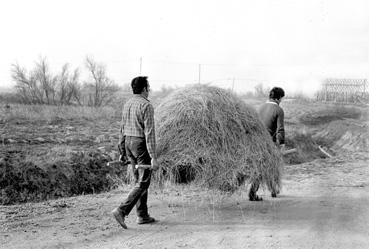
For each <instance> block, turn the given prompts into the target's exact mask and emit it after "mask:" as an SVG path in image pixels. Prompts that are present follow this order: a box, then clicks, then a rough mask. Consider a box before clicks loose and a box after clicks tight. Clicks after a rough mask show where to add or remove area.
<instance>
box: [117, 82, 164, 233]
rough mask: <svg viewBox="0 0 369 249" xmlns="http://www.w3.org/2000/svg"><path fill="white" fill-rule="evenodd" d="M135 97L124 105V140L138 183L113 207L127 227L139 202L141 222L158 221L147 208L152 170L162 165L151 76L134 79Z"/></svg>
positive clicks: (122, 125)
mask: <svg viewBox="0 0 369 249" xmlns="http://www.w3.org/2000/svg"><path fill="white" fill-rule="evenodd" d="M131 87H132V91H133V97H132V98H131V99H130V100H128V101H127V103H126V104H125V105H124V107H123V114H122V124H121V130H120V142H122V141H124V144H125V150H126V154H127V157H128V160H129V161H130V163H131V165H132V170H133V175H134V178H135V186H134V187H133V189H132V190H131V191H130V192H129V194H128V196H127V198H126V199H125V200H124V201H123V202H122V203H121V204H120V206H119V207H117V208H115V209H114V210H113V211H112V214H113V216H114V218H115V219H116V220H117V222H118V223H119V224H120V225H121V226H122V227H123V228H124V229H127V225H126V224H125V217H126V216H128V214H129V213H130V212H131V210H132V209H133V207H134V206H136V214H137V223H138V224H147V223H152V222H155V219H154V218H153V217H150V215H149V213H148V208H147V197H148V188H149V185H150V179H151V171H152V170H157V169H158V167H159V166H158V164H157V161H156V141H155V124H154V108H153V106H152V105H151V103H150V101H149V100H148V99H147V98H148V96H149V91H150V85H149V82H148V80H147V77H143V76H139V77H136V78H134V79H133V80H132V82H131ZM140 164H146V165H147V164H151V169H147V168H137V169H136V168H135V165H140Z"/></svg>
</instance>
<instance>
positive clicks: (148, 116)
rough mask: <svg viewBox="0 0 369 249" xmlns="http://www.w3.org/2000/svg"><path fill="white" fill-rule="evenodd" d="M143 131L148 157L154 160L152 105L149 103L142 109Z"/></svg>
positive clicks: (154, 141) (154, 143)
mask: <svg viewBox="0 0 369 249" xmlns="http://www.w3.org/2000/svg"><path fill="white" fill-rule="evenodd" d="M144 132H145V140H146V147H147V151H148V152H149V155H150V157H151V158H152V159H155V160H156V139H155V121H154V107H153V106H152V105H151V104H150V103H149V104H148V105H147V106H146V108H145V110H144Z"/></svg>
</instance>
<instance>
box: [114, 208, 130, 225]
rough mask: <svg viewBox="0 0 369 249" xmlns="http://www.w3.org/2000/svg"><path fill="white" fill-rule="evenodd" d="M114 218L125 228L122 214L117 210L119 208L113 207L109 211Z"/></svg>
mask: <svg viewBox="0 0 369 249" xmlns="http://www.w3.org/2000/svg"><path fill="white" fill-rule="evenodd" d="M111 213H112V214H113V216H114V218H115V219H116V220H117V221H118V223H119V225H121V226H122V227H123V228H124V229H127V225H126V223H124V215H123V214H122V212H121V211H120V210H119V208H115V209H114V210H113V211H111Z"/></svg>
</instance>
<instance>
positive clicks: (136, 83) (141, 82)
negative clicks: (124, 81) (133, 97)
mask: <svg viewBox="0 0 369 249" xmlns="http://www.w3.org/2000/svg"><path fill="white" fill-rule="evenodd" d="M131 87H132V91H133V93H134V94H140V93H142V91H143V90H144V89H145V87H146V88H147V87H148V81H147V76H138V77H136V78H134V79H133V80H132V82H131Z"/></svg>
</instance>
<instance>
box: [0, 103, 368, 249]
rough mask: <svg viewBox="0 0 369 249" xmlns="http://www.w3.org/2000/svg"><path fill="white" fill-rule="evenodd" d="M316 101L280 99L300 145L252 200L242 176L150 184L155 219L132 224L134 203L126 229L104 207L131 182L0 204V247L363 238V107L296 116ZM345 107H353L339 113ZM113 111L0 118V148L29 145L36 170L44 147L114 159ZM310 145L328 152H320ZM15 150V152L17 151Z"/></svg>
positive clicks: (345, 244)
mask: <svg viewBox="0 0 369 249" xmlns="http://www.w3.org/2000/svg"><path fill="white" fill-rule="evenodd" d="M304 108H305V109H304ZM321 108H322V109H323V110H325V109H326V106H322V105H318V104H316V105H310V104H302V105H298V106H296V104H293V103H292V104H286V105H285V106H284V109H285V113H286V131H287V133H286V134H287V139H286V143H287V146H289V147H295V148H297V150H298V153H297V154H295V155H290V157H289V158H286V165H285V166H284V176H283V180H282V182H283V189H282V191H281V193H280V195H278V197H277V198H271V197H270V193H269V192H268V191H266V190H259V194H260V195H261V196H262V197H263V199H264V201H262V202H250V201H249V200H248V198H247V191H248V189H247V186H245V187H244V188H241V189H239V190H238V191H237V192H235V193H233V194H232V195H229V194H228V195H227V194H224V193H220V192H217V191H213V190H204V189H199V188H198V187H197V186H194V185H191V184H183V185H172V184H167V185H165V186H155V185H153V186H151V187H150V194H149V198H150V199H149V211H150V214H151V215H152V216H153V217H155V218H156V219H157V220H158V222H156V223H154V224H149V225H137V224H136V222H135V219H136V216H135V212H134V211H133V212H132V213H131V214H130V215H129V216H128V217H127V225H128V229H127V230H124V229H122V228H121V227H120V226H119V225H118V224H117V222H116V221H115V220H114V218H113V217H112V215H111V213H110V212H111V210H112V209H113V208H115V207H117V206H118V205H119V203H120V202H121V201H122V200H123V198H125V197H126V195H127V193H128V192H129V190H130V188H131V186H129V185H122V184H120V187H119V188H118V189H115V190H112V191H109V192H105V193H100V194H91V195H81V196H74V197H69V198H59V199H56V200H48V201H43V202H28V203H23V204H17V205H11V206H1V205H0V248H7V249H12V248H17V249H22V248H35V249H36V248H37V249H39V248H309V249H311V248H334V249H339V248H369V239H368V238H369V208H368V207H369V178H368V175H369V166H368V165H369V164H368V161H369V153H368V152H369V148H368V144H369V132H368V127H369V123H368V113H367V109H365V110H363V111H362V113H364V114H366V115H363V116H361V117H360V118H358V117H356V116H355V117H352V116H345V117H344V118H343V119H330V120H328V121H329V122H328V121H327V122H323V123H322V122H320V121H319V122H318V123H317V122H314V123H313V124H311V122H310V123H309V122H307V123H305V124H304V123H303V122H302V121H306V120H310V119H311V118H312V117H313V118H317V120H318V119H319V120H320V117H321V116H324V115H323V114H322V113H323V112H318V114H319V115H320V116H319V117H315V116H314V113H315V112H316V110H318V109H321ZM340 110H341V109H340ZM305 113H311V115H310V114H309V115H310V116H309V115H307V116H306V115H305ZM345 113H351V110H350V109H347V110H346V109H343V111H341V112H340V115H341V116H342V115H344V114H345ZM302 115H305V116H303V117H305V119H303V120H302V121H301V119H300V118H299V117H301V116H302ZM350 115H351V114H350ZM306 117H307V118H306ZM117 120H118V119H117ZM117 120H115V121H112V120H101V121H99V122H93V121H91V120H82V119H81V120H78V121H76V120H56V121H55V122H54V123H53V122H40V121H37V122H29V121H27V120H25V121H22V120H17V121H16V122H15V121H14V122H5V123H4V122H3V123H1V122H0V124H1V125H2V128H3V129H0V135H1V140H2V144H1V146H0V152H4V151H5V152H7V151H8V150H9V148H13V147H14V148H15V149H16V150H14V151H15V152H16V151H18V150H19V151H21V152H23V151H27V154H26V157H27V160H29V161H33V162H35V163H38V164H37V165H38V166H39V167H40V168H41V169H44V170H47V169H48V168H46V166H47V164H45V163H44V162H45V161H49V160H50V155H54V154H55V155H58V158H62V156H61V155H64V154H65V155H64V157H67V155H69V154H71V153H72V154H73V153H75V152H80V151H85V150H88V149H90V148H91V147H92V148H95V149H97V150H98V151H100V152H101V154H104V155H107V156H109V157H110V158H113V159H114V158H116V157H117V152H116V141H117V139H118V137H117V130H119V121H117ZM318 145H321V146H324V147H325V148H326V149H327V151H328V152H329V153H331V155H333V157H332V158H326V156H324V155H322V154H321V152H319V149H317V147H318ZM15 152H14V153H13V154H14V157H18V156H19V155H23V154H20V153H18V154H17V153H15ZM53 153H54V154H53ZM59 154H61V155H59ZM1 158H3V156H0V163H1V160H3V159H1ZM4 158H5V157H4ZM35 160H36V161H35ZM38 161H39V162H38ZM301 162H303V163H301ZM14 167H16V165H14ZM64 173H65V172H64ZM2 190H3V189H2Z"/></svg>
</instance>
